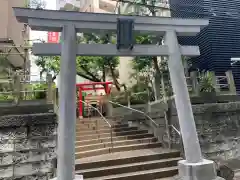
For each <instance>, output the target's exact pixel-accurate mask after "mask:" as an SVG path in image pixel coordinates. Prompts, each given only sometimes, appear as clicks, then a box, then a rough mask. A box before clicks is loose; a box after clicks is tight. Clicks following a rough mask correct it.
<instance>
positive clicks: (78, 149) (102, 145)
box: [75, 137, 157, 152]
mask: <svg viewBox="0 0 240 180" xmlns="http://www.w3.org/2000/svg"><path fill="white" fill-rule="evenodd" d="M156 141H157V138H155V137H151V138H141V139H132V140H123V141H113V144H112V143H111V142H106V143H98V144H91V145H85V146H77V147H76V148H75V151H76V152H82V151H89V150H94V149H102V148H107V147H109V148H110V147H112V146H113V147H116V146H125V145H132V144H141V143H152V142H156Z"/></svg>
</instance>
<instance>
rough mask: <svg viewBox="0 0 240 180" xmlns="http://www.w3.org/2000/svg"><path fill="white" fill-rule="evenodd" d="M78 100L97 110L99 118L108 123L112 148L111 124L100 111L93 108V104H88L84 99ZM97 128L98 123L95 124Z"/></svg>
mask: <svg viewBox="0 0 240 180" xmlns="http://www.w3.org/2000/svg"><path fill="white" fill-rule="evenodd" d="M78 101H79V102H82V103H83V104H85V105H88V106H90V107H91V108H93V109H94V110H96V111H97V112H98V114H99V115H100V116H101V118H102V119H103V120H104V121H105V122H106V123H107V124H108V126H109V128H110V135H111V145H112V148H113V132H112V125H111V123H110V122H109V121H108V120H107V119H106V118H105V117H104V116H103V115H102V113H101V112H100V111H99V110H98V109H97V108H95V107H94V106H92V105H91V104H88V103H86V102H85V101H82V100H78ZM97 129H98V125H97Z"/></svg>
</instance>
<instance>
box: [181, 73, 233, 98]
mask: <svg viewBox="0 0 240 180" xmlns="http://www.w3.org/2000/svg"><path fill="white" fill-rule="evenodd" d="M211 76H212V77H211V78H209V79H211V81H212V82H210V83H209V85H211V86H213V88H214V89H215V92H216V95H235V94H236V87H235V83H234V78H233V74H232V71H231V70H229V71H226V72H225V76H216V75H215V74H214V72H211ZM186 80H187V84H188V88H189V91H190V92H191V95H192V96H199V95H200V94H201V93H203V92H201V89H200V77H199V76H198V72H196V71H193V72H191V73H190V77H186Z"/></svg>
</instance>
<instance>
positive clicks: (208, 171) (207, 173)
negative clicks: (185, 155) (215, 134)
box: [175, 159, 224, 180]
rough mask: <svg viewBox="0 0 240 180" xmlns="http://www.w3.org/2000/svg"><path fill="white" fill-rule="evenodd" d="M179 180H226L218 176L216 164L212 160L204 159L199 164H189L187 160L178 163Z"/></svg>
mask: <svg viewBox="0 0 240 180" xmlns="http://www.w3.org/2000/svg"><path fill="white" fill-rule="evenodd" d="M178 171H179V177H178V178H175V179H178V180H224V179H223V178H221V177H218V176H217V174H216V169H215V164H214V162H213V161H211V160H206V159H203V161H202V162H199V163H188V162H187V161H186V160H181V161H179V162H178Z"/></svg>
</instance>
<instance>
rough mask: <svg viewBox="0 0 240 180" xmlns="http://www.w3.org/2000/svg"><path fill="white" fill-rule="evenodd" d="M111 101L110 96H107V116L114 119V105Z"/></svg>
mask: <svg viewBox="0 0 240 180" xmlns="http://www.w3.org/2000/svg"><path fill="white" fill-rule="evenodd" d="M109 101H110V94H108V95H107V101H106V105H107V116H108V117H112V116H113V105H112V104H111V103H110V102H109Z"/></svg>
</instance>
